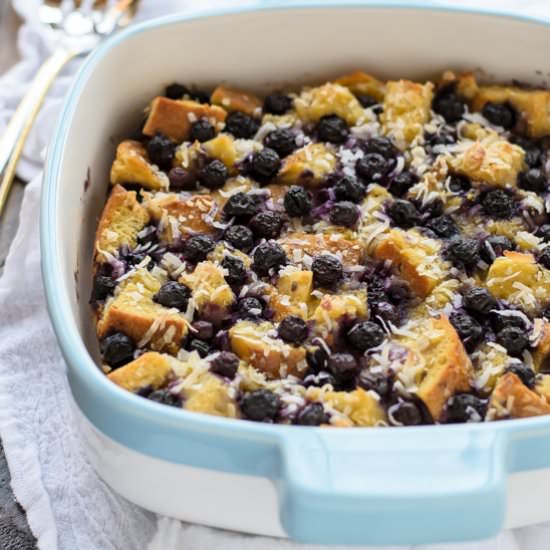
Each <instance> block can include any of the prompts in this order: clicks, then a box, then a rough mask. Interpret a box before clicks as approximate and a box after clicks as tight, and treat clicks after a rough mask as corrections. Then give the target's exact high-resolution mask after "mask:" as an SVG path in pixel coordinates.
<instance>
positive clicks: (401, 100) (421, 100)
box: [380, 80, 433, 147]
mask: <svg viewBox="0 0 550 550" xmlns="http://www.w3.org/2000/svg"><path fill="white" fill-rule="evenodd" d="M432 96H433V84H432V83H431V82H427V83H426V84H418V83H416V82H411V81H410V80H399V81H390V82H387V83H386V95H385V96H384V111H383V113H382V115H381V116H380V120H381V122H382V126H383V130H384V132H385V133H386V134H387V135H389V136H391V137H393V138H394V139H395V141H396V144H397V145H398V146H399V147H404V146H405V145H408V144H409V143H411V142H412V141H413V140H414V139H415V138H416V137H417V136H418V135H421V134H422V132H423V131H424V130H423V128H424V124H426V123H427V122H428V121H429V120H430V109H431V105H432Z"/></svg>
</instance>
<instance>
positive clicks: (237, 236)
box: [224, 225, 254, 252]
mask: <svg viewBox="0 0 550 550" xmlns="http://www.w3.org/2000/svg"><path fill="white" fill-rule="evenodd" d="M224 239H225V240H226V241H227V242H228V243H229V244H230V245H231V246H233V247H235V248H236V249H237V250H242V251H243V252H248V251H249V250H250V249H251V248H252V246H253V245H254V235H253V234H252V231H251V230H250V229H248V227H246V226H244V225H232V226H231V227H230V228H229V229H227V231H226V232H225V235H224Z"/></svg>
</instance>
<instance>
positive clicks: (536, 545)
mask: <svg viewBox="0 0 550 550" xmlns="http://www.w3.org/2000/svg"><path fill="white" fill-rule="evenodd" d="M217 1H218V2H221V1H222V0H217ZM213 3H215V0H208V2H207V1H205V0H203V1H202V2H201V1H200V0H179V1H178V0H175V1H174V0H171V1H170V0H142V8H141V10H140V18H142V17H148V16H152V15H156V14H161V13H166V12H168V11H174V10H177V9H193V8H194V7H196V6H199V5H200V7H201V8H204V7H205V4H208V5H211V4H213ZM224 3H226V2H224ZM447 3H455V2H451V1H450V0H448V2H447ZM462 3H463V4H471V5H479V4H480V3H481V2H480V1H479V0H463V2H462ZM38 4H39V0H14V6H15V8H16V9H17V11H18V12H19V13H20V14H21V16H22V17H23V18H24V20H25V21H26V23H25V25H24V26H23V27H22V29H21V31H20V35H19V50H20V54H21V58H22V60H21V62H20V63H19V64H18V65H16V66H15V67H14V68H13V69H11V70H10V71H9V72H8V73H7V74H5V75H4V76H3V77H2V78H0V131H1V130H2V128H3V126H4V125H5V123H6V121H7V120H8V119H9V116H10V115H11V113H12V112H13V109H14V108H15V106H16V105H17V103H18V102H19V100H20V98H21V95H22V94H23V93H24V90H25V88H26V85H27V83H28V82H29V80H30V78H31V77H32V75H33V74H34V73H35V72H36V69H37V68H38V66H39V64H40V62H41V60H42V59H43V58H44V57H45V55H46V54H47V52H48V51H49V49H50V44H49V43H48V39H47V37H46V36H45V35H44V33H43V32H42V31H41V29H40V28H39V27H38V26H37V25H36V20H35V18H36V7H37V5H38ZM484 4H485V5H488V6H495V5H498V7H499V8H502V9H516V8H517V9H521V11H522V12H524V13H532V14H548V15H549V16H550V5H548V3H547V2H546V0H531V1H529V0H523V1H522V0H485V2H484ZM75 65H76V64H75ZM74 68H75V67H74V65H73V66H71V67H69V68H68V69H67V71H66V72H65V73H64V75H63V76H61V77H60V78H59V79H58V80H57V81H56V83H55V85H54V87H53V89H52V91H51V94H50V96H49V98H48V100H47V101H46V103H45V106H44V109H43V110H42V112H41V114H40V117H39V120H38V121H37V124H36V125H35V128H34V130H33V132H32V134H31V138H30V140H29V142H28V144H27V146H26V148H25V158H24V161H23V162H22V163H21V165H20V167H19V175H20V176H21V177H23V178H26V179H32V178H34V179H33V180H32V182H31V183H30V184H29V185H28V187H27V188H26V191H25V197H24V201H23V206H22V212H21V217H20V220H21V221H20V227H19V230H18V233H17V236H16V238H15V241H14V242H13V244H12V248H11V252H10V255H9V257H8V259H7V262H6V267H5V272H4V275H3V276H2V278H1V279H0V311H1V312H2V313H1V315H0V437H1V438H2V442H3V445H4V449H5V454H6V457H7V460H8V464H9V467H10V472H11V476H12V487H13V490H14V493H15V495H16V497H17V499H18V501H19V502H20V503H21V505H22V506H23V507H24V508H25V510H26V511H27V517H28V521H29V524H30V527H31V530H32V532H33V533H34V535H35V536H36V538H37V540H38V547H39V548H40V549H41V550H58V549H59V550H122V549H125V550H143V549H145V548H147V549H148V550H204V549H206V548H208V549H214V550H215V549H218V548H219V549H223V550H248V549H249V550H252V549H254V550H279V549H280V550H313V549H314V548H320V547H314V546H309V545H308V546H302V545H298V544H296V543H292V542H290V541H284V540H275V539H268V538H264V537H253V536H248V535H240V534H236V533H228V532H225V531H219V530H215V529H209V528H206V527H200V526H196V525H188V524H184V523H181V522H179V521H175V520H170V519H167V518H157V517H156V516H155V515H154V514H151V513H149V512H146V511H144V510H142V509H140V508H139V507H137V506H135V505H133V504H130V503H129V502H127V501H125V500H124V499H123V498H122V497H120V496H118V495H117V494H115V493H113V492H112V491H111V490H110V489H109V488H108V487H107V486H106V485H105V484H104V483H103V482H102V481H101V480H100V479H99V478H98V477H97V476H96V474H95V472H94V471H93V470H92V468H91V466H90V465H89V464H88V462H87V460H86V457H85V456H84V453H83V449H82V446H81V444H80V441H79V439H78V436H77V434H76V432H75V428H74V424H73V420H72V412H71V407H70V396H69V388H68V384H67V381H66V377H65V365H64V363H63V360H62V357H61V354H60V352H59V349H58V346H57V343H56V341H55V337H54V334H53V332H52V329H51V327H50V323H49V319H48V316H47V313H46V307H45V302H44V294H43V288H42V282H41V276H40V252H39V242H38V240H39V234H38V224H37V223H36V220H37V219H38V212H39V196H40V176H39V171H40V169H41V167H42V163H43V151H44V150H45V147H46V145H47V143H48V139H49V137H50V132H51V128H52V125H53V124H54V121H55V119H56V116H57V113H58V110H59V105H60V102H61V99H62V97H63V96H64V94H65V92H66V89H67V86H68V84H69V82H70V80H71V75H72V74H73V72H74ZM457 521H459V518H457ZM549 540H550V524H544V525H539V526H535V527H530V528H524V529H519V530H515V531H513V532H505V533H501V534H500V535H498V536H497V537H495V538H494V539H491V540H488V541H483V542H479V543H467V544H450V545H434V546H431V547H430V548H431V550H459V549H460V550H545V549H546V548H548V541H549ZM370 548H371V550H374V549H373V548H372V547H370ZM417 548H418V549H419V550H420V548H421V547H417ZM422 548H427V547H422ZM335 550H338V549H337V548H335ZM401 550H404V547H401Z"/></svg>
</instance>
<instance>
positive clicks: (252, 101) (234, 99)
mask: <svg viewBox="0 0 550 550" xmlns="http://www.w3.org/2000/svg"><path fill="white" fill-rule="evenodd" d="M210 101H211V102H212V103H213V104H214V105H219V106H220V107H223V108H224V109H225V110H226V111H242V112H243V113H246V114H247V115H250V116H253V115H256V114H260V113H261V109H262V102H261V100H260V99H258V98H257V97H256V96H254V95H252V94H249V93H247V92H242V91H240V90H235V89H233V88H229V87H227V86H218V87H217V88H216V89H215V90H214V91H213V92H212V96H211V97H210Z"/></svg>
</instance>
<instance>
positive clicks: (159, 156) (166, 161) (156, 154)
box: [147, 133, 176, 169]
mask: <svg viewBox="0 0 550 550" xmlns="http://www.w3.org/2000/svg"><path fill="white" fill-rule="evenodd" d="M175 150H176V146H175V145H174V143H173V142H172V140H171V139H170V138H168V137H166V136H165V135H164V134H161V133H157V134H155V135H154V136H153V137H152V138H151V139H150V140H149V142H148V143H147V155H148V156H149V160H150V161H151V162H152V163H153V164H156V165H157V166H158V167H159V168H162V169H167V168H169V167H170V165H171V164H172V160H173V159H174V152H175Z"/></svg>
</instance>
